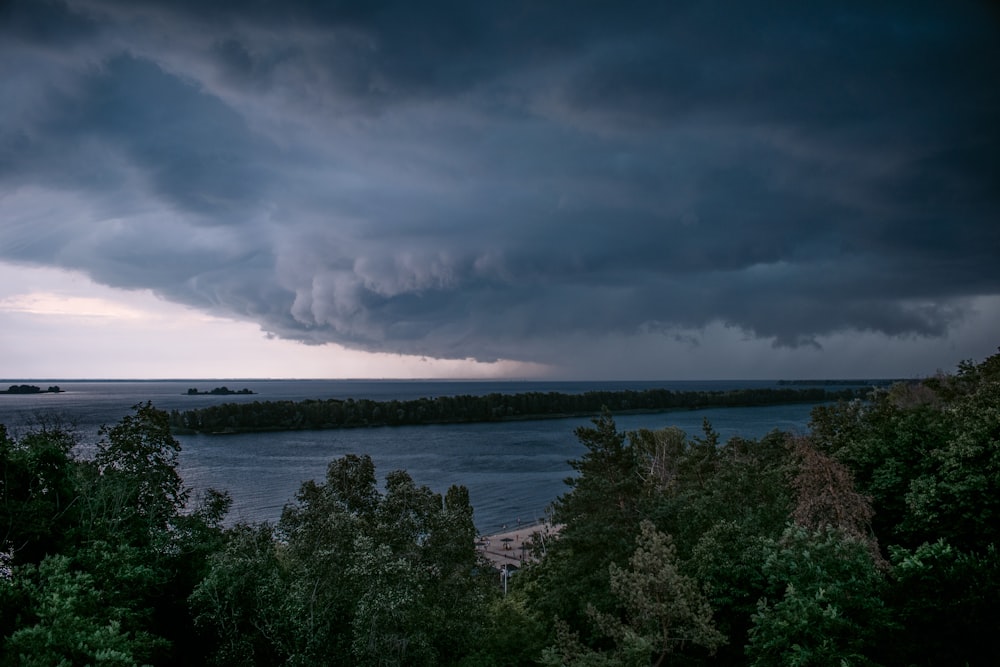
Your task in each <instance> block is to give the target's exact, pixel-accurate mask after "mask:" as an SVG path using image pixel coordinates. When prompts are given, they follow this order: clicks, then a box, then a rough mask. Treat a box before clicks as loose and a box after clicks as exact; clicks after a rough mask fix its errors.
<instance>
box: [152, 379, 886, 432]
mask: <svg viewBox="0 0 1000 667" xmlns="http://www.w3.org/2000/svg"><path fill="white" fill-rule="evenodd" d="M870 391H871V387H863V388H854V389H846V388H845V389H838V390H829V389H825V388H810V389H802V388H795V389H791V388H780V389H735V390H731V391H670V390H668V389H648V390H644V391H631V390H630V391H588V392H584V393H580V394H565V393H559V392H526V393H520V394H500V393H491V394H487V395H485V396H471V395H463V396H439V397H437V398H420V399H416V400H412V401H398V400H392V401H373V400H368V399H359V400H355V399H351V398H348V399H335V398H331V399H326V400H305V401H254V402H252V403H225V404H222V405H214V406H210V407H206V408H199V409H194V410H173V411H171V413H170V427H171V429H173V432H174V433H177V434H179V435H180V434H184V435H188V434H194V433H209V434H221V433H253V432H266V431H295V430H322V429H336V428H358V427H366V426H409V425H420V424H458V423H473V422H496V421H512V420H529V419H557V418H564V417H580V416H595V415H597V414H598V413H600V412H601V410H602V409H604V408H607V409H608V410H610V411H611V412H612V413H617V414H625V413H638V412H658V411H663V410H678V409H702V408H718V407H743V406H746V407H752V406H762V405H782V404H791V403H824V402H829V401H837V400H850V399H853V398H859V397H863V396H866V395H867V394H868V393H869V392H870Z"/></svg>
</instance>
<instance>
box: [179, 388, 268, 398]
mask: <svg viewBox="0 0 1000 667" xmlns="http://www.w3.org/2000/svg"><path fill="white" fill-rule="evenodd" d="M253 393H255V392H252V391H250V390H249V389H230V388H229V387H216V388H215V389H212V390H211V391H200V390H198V389H195V388H194V387H192V388H191V389H188V390H187V395H188V396H232V395H234V394H242V395H247V394H253Z"/></svg>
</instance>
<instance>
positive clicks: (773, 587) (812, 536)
mask: <svg viewBox="0 0 1000 667" xmlns="http://www.w3.org/2000/svg"><path fill="white" fill-rule="evenodd" d="M769 550H770V554H769V555H768V557H767V559H766V561H765V562H764V568H763V570H764V575H765V576H766V577H767V581H768V595H767V596H766V597H764V598H762V599H761V600H760V601H759V602H758V608H757V613H756V614H755V615H754V618H753V620H754V626H753V627H752V628H751V630H750V642H749V644H748V645H747V647H746V653H747V656H748V657H749V658H750V660H751V664H753V665H755V666H760V667H763V666H764V665H783V666H784V665H839V664H850V665H854V664H857V665H865V664H873V663H874V659H875V658H876V657H877V656H878V653H879V651H880V648H879V641H880V640H884V639H885V638H886V637H888V636H890V635H891V632H892V631H893V630H894V628H895V626H894V623H893V622H892V620H891V617H890V614H889V612H888V610H887V609H886V607H885V604H884V601H883V597H882V596H883V594H884V591H885V585H886V580H885V575H884V572H883V570H882V569H881V568H880V567H879V566H878V564H877V563H876V562H875V560H874V558H873V556H872V553H871V550H870V549H869V545H868V544H867V543H866V542H865V541H864V540H859V539H857V538H855V537H853V536H850V535H846V534H845V533H844V532H843V531H841V530H839V529H837V528H832V527H827V528H823V529H820V530H817V531H812V530H808V529H806V528H802V527H800V526H794V525H793V526H790V527H789V528H788V529H787V530H786V531H785V533H784V535H783V536H782V538H781V539H780V540H778V541H775V542H771V543H770V549H769Z"/></svg>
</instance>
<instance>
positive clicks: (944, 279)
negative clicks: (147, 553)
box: [0, 0, 1000, 361]
mask: <svg viewBox="0 0 1000 667" xmlns="http://www.w3.org/2000/svg"><path fill="white" fill-rule="evenodd" d="M4 12H5V13H4V14H3V15H2V21H3V23H2V24H0V32H2V35H0V57H2V60H0V62H2V63H3V64H0V73H2V74H3V79H2V80H3V83H2V84H0V86H2V88H3V90H2V93H3V99H5V100H11V102H9V103H8V108H7V109H6V110H5V112H4V114H3V116H2V121H0V122H2V124H0V188H2V189H3V190H2V192H3V193H6V197H5V198H4V199H3V200H0V202H3V203H0V206H2V207H3V216H4V218H5V219H6V220H7V221H8V222H5V224H4V227H3V228H2V231H0V258H3V259H7V260H13V261H22V262H31V263H36V264H52V265H61V266H66V267H71V268H77V269H82V270H84V271H86V272H88V273H89V274H90V275H92V276H93V277H95V278H96V279H97V280H100V281H102V282H104V283H107V284H110V285H115V286H125V287H149V288H152V289H154V290H155V291H156V292H157V293H159V294H161V295H163V296H165V297H167V298H170V299H172V300H176V301H180V302H184V303H188V304H192V305H196V306H198V307H202V308H207V309H211V310H212V311H213V312H216V313H219V314H229V315H233V316H237V317H242V318H249V319H253V320H255V321H257V322H259V323H260V324H261V326H262V327H263V328H265V329H266V330H268V331H272V332H275V333H277V334H278V335H281V336H285V337H289V338H294V339H299V340H303V341H307V342H317V343H319V342H324V341H337V342H341V343H345V344H348V345H351V346H354V347H358V348H361V349H369V350H385V351H398V352H407V353H419V354H427V355H431V356H438V357H465V356H473V357H476V358H479V359H492V358H497V357H506V358H518V359H530V360H537V361H547V360H552V359H556V360H561V359H562V358H563V355H564V354H565V350H566V347H567V346H566V343H565V342H564V341H565V339H566V338H567V337H569V336H574V337H577V336H580V337H583V338H589V339H591V340H602V339H605V337H607V336H609V335H610V336H614V335H625V336H627V335H630V334H633V333H636V332H640V331H662V332H664V334H665V335H668V336H673V335H674V333H673V332H676V331H680V330H688V329H698V328H700V327H704V326H706V325H708V324H710V323H722V324H724V325H728V326H733V327H737V328H739V329H742V330H743V331H745V332H747V333H748V335H751V336H758V337H763V338H766V339H769V340H772V341H773V342H774V343H775V344H777V345H788V346H797V345H815V344H816V341H817V338H819V337H822V336H824V335H829V334H832V333H838V332H852V331H855V332H879V333H883V334H886V335H889V336H909V335H918V336H943V335H945V334H947V332H948V331H949V329H950V328H951V327H952V326H953V325H954V324H955V323H956V322H958V321H960V320H961V318H962V317H964V316H965V315H966V312H965V306H964V305H963V304H965V303H966V302H967V300H968V299H969V298H971V297H975V296H982V295H996V294H998V293H1000V262H998V261H997V255H998V250H1000V225H998V224H997V221H998V214H1000V195H998V193H1000V128H998V125H997V123H996V120H997V118H998V117H1000V87H998V86H997V85H996V82H997V81H1000V39H998V36H1000V35H998V31H1000V27H998V22H997V17H996V14H995V13H990V11H989V10H987V9H986V8H985V6H980V5H977V4H973V3H952V4H948V5H947V6H944V5H940V4H938V3H899V4H898V6H890V5H888V4H885V3H883V4H881V5H880V6H878V7H872V6H870V3H829V5H828V6H818V5H817V4H816V3H809V4H802V3H776V4H772V5H771V6H770V7H769V8H768V9H767V10H764V9H762V8H760V7H757V6H751V5H741V4H739V3H734V4H731V5H727V6H726V7H719V6H717V5H715V4H714V3H702V2H692V3H650V2H636V3H613V4H612V3H539V2H523V3H518V2H515V3H495V4H487V3H470V2H440V3H413V2H357V3H351V2H339V3H338V2H333V3H326V2H322V3H320V2H317V3H306V2H299V3H268V2H249V3H246V2H243V3H235V2H215V3H211V2H137V1H131V2H125V1H122V2H115V1H112V0H80V1H78V2H73V1H69V2H63V3H59V2H52V3H46V2H20V3H18V2H15V3H12V4H9V5H8V6H7V7H6V8H5V9H4ZM43 215H44V216H47V217H46V218H45V219H46V221H47V224H46V225H43V226H40V225H38V224H35V223H36V222H37V220H38V219H39V218H40V216H43Z"/></svg>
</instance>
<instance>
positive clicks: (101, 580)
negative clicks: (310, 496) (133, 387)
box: [0, 403, 229, 664]
mask: <svg viewBox="0 0 1000 667" xmlns="http://www.w3.org/2000/svg"><path fill="white" fill-rule="evenodd" d="M74 446H75V440H74V439H73V437H72V435H71V434H70V433H68V432H67V431H64V430H60V429H54V428H49V427H43V428H40V429H38V430H36V431H34V432H31V433H29V434H27V435H26V436H24V437H23V438H21V439H20V440H17V441H14V440H12V439H11V438H9V437H8V436H7V435H6V433H2V434H0V464H2V466H3V472H4V477H3V488H2V491H3V503H2V508H3V509H2V510H0V511H2V513H3V520H4V523H5V524H6V525H7V526H8V528H7V532H6V538H5V539H6V542H5V544H7V545H10V553H11V556H12V560H13V563H14V564H15V566H14V568H13V570H12V578H11V579H10V580H9V582H8V583H7V584H6V585H5V587H4V588H5V590H4V594H3V599H4V602H5V605H4V613H3V616H2V620H3V625H2V631H3V634H4V639H3V648H2V658H3V661H4V662H6V663H10V664H23V663H24V662H25V660H28V659H29V658H30V660H34V661H36V662H37V664H60V663H61V662H65V664H84V663H87V662H100V661H105V662H109V663H111V664H116V663H121V664H134V663H136V662H145V663H150V664H169V663H172V662H176V661H182V662H189V661H191V660H193V659H195V658H196V655H197V653H198V651H199V649H198V647H197V645H195V644H194V643H193V642H191V641H190V639H191V637H190V635H191V632H190V630H191V627H192V626H191V618H190V616H189V615H188V613H187V606H186V599H187V597H188V595H189V594H190V592H191V589H192V588H193V585H194V582H195V581H197V580H200V579H201V577H202V576H203V567H204V563H205V559H206V558H207V555H208V554H209V553H211V552H212V551H214V550H215V549H216V548H217V547H218V546H219V542H218V540H219V537H220V535H221V526H220V522H221V520H222V517H223V516H224V514H225V512H226V511H227V510H228V506H229V500H228V497H227V496H225V495H224V494H218V493H214V492H208V493H207V494H206V496H205V498H204V499H203V501H202V502H201V503H200V504H198V505H197V506H195V507H193V508H189V507H187V501H188V496H189V493H188V491H187V489H185V488H184V486H183V484H182V483H181V479H180V476H179V475H178V474H177V470H176V465H177V453H178V451H179V445H178V443H177V441H176V440H174V438H173V437H172V436H171V435H170V430H169V426H168V421H167V415H166V414H165V413H163V412H161V411H158V410H155V409H154V408H153V407H152V405H150V404H148V403H147V404H144V405H137V406H135V408H134V411H133V414H131V415H127V416H126V417H124V418H123V419H122V420H121V421H120V422H119V423H118V424H116V425H114V426H110V427H106V428H104V429H102V430H101V441H100V442H99V443H98V447H97V453H96V455H95V457H94V459H93V460H78V459H76V458H74V457H73V455H72V451H73V448H74ZM8 602H11V603H14V604H16V605H17V606H16V609H17V612H16V613H11V611H10V608H8V607H7V603H8ZM181 639H183V640H184V641H183V642H182V641H180V640H181ZM25 656H29V657H28V658H26V657H25Z"/></svg>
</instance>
